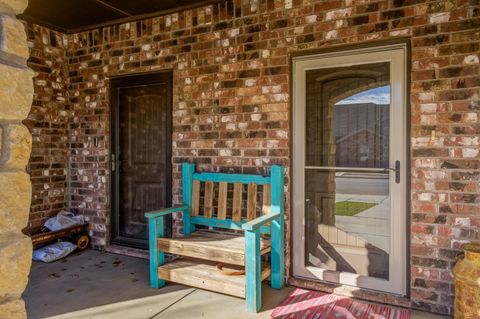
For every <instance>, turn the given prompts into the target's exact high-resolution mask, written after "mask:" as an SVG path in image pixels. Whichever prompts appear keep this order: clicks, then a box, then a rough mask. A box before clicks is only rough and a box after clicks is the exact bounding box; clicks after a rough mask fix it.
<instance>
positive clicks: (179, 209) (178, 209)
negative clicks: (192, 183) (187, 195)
mask: <svg viewBox="0 0 480 319" xmlns="http://www.w3.org/2000/svg"><path fill="white" fill-rule="evenodd" d="M185 211H187V212H188V206H176V207H170V208H165V209H160V210H155V211H153V212H148V213H145V217H147V218H156V217H160V216H165V215H168V214H172V213H176V212H185Z"/></svg>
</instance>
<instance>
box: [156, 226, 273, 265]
mask: <svg viewBox="0 0 480 319" xmlns="http://www.w3.org/2000/svg"><path fill="white" fill-rule="evenodd" d="M157 247H158V250H159V251H163V252H167V253H171V254H176V255H182V256H187V257H193V258H200V259H206V260H213V261H218V262H223V263H228V264H234V265H241V266H243V265H245V237H243V236H238V235H233V234H228V233H222V232H213V231H203V230H198V231H196V232H193V233H192V234H190V235H189V236H188V237H179V238H158V239H157ZM269 251H270V240H266V239H261V240H260V254H262V255H263V254H265V253H268V252H269Z"/></svg>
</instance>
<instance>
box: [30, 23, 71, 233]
mask: <svg viewBox="0 0 480 319" xmlns="http://www.w3.org/2000/svg"><path fill="white" fill-rule="evenodd" d="M26 30H27V37H28V46H29V52H30V58H29V59H28V62H27V63H28V66H29V67H30V68H31V69H32V70H33V71H35V77H34V79H33V84H34V89H35V94H34V99H33V104H32V108H31V110H30V114H29V115H28V118H27V119H26V120H25V121H24V123H25V125H26V126H27V127H28V128H29V130H30V133H31V134H32V138H33V147H32V153H31V157H30V162H29V164H28V167H27V171H28V172H29V173H30V179H31V181H32V204H31V207H30V220H29V226H30V227H39V226H41V225H43V223H44V222H45V220H46V219H47V218H49V217H51V216H52V215H55V214H56V213H58V212H59V211H60V210H61V209H63V208H65V207H66V206H67V204H66V200H67V198H66V186H67V168H68V155H69V147H68V122H69V119H70V109H69V100H68V63H67V60H66V58H65V54H66V45H67V36H66V35H63V34H60V33H57V32H54V31H51V30H49V29H47V28H44V27H40V26H38V25H31V24H29V25H27V24H26Z"/></svg>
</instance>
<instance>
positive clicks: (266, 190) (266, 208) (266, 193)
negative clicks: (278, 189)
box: [262, 184, 272, 215]
mask: <svg viewBox="0 0 480 319" xmlns="http://www.w3.org/2000/svg"><path fill="white" fill-rule="evenodd" d="M270 205H271V202H270V184H265V185H263V204H262V213H263V214H264V215H265V214H269V213H270V212H271V211H272V209H271V207H270Z"/></svg>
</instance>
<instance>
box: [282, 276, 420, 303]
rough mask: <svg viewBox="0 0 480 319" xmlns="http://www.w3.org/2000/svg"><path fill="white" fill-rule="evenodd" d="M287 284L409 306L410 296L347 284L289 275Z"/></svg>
mask: <svg viewBox="0 0 480 319" xmlns="http://www.w3.org/2000/svg"><path fill="white" fill-rule="evenodd" d="M288 284H289V285H291V286H294V287H298V288H304V289H310V290H318V291H323V292H325V293H329V294H335V295H340V296H345V297H349V298H355V299H361V300H365V301H371V302H376V303H383V304H388V305H393V306H398V307H404V308H411V307H412V304H411V301H410V298H408V297H404V296H399V295H395V294H392V293H389V292H382V291H374V290H370V289H363V288H358V287H352V286H347V285H340V284H334V283H330V282H321V281H315V280H307V279H303V278H295V277H290V278H289V279H288Z"/></svg>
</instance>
